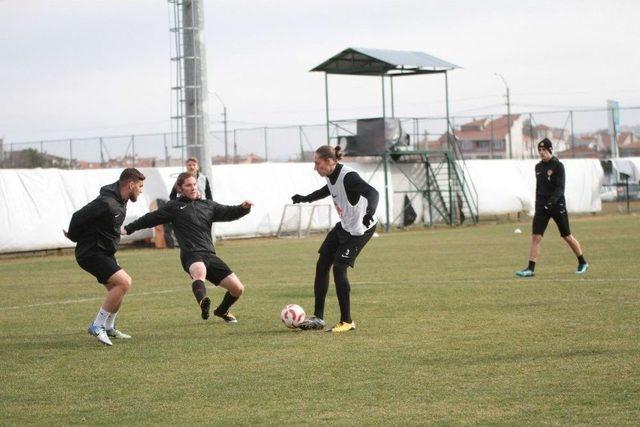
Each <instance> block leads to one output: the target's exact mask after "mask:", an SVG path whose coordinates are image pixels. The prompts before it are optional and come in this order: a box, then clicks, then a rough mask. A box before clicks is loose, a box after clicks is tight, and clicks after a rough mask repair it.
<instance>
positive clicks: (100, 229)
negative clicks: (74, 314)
mask: <svg viewBox="0 0 640 427" xmlns="http://www.w3.org/2000/svg"><path fill="white" fill-rule="evenodd" d="M144 179H145V177H144V175H143V174H142V173H140V171H139V170H137V169H134V168H128V169H125V170H124V171H122V173H121V174H120V178H119V179H118V181H117V182H115V183H113V184H110V185H106V186H104V187H102V188H101V189H100V195H99V196H98V197H97V198H96V199H95V200H93V201H92V202H90V203H89V204H87V205H86V206H85V207H83V208H82V209H80V210H79V211H77V212H76V213H74V214H73V216H72V217H71V222H70V224H69V231H65V232H64V235H65V236H66V237H67V238H69V239H70V240H72V241H74V242H77V245H76V250H75V255H76V261H77V262H78V265H79V266H80V267H82V269H83V270H86V271H88V272H89V273H91V274H92V275H93V276H94V277H95V278H96V279H98V282H100V283H102V284H103V285H104V287H105V288H106V289H107V295H106V296H105V298H104V301H103V302H102V305H101V306H100V310H99V311H98V315H97V316H96V319H95V320H94V322H93V323H92V324H91V325H90V326H89V329H88V332H89V334H91V335H93V336H95V337H96V338H98V341H100V342H101V343H103V344H105V345H112V342H111V339H110V338H120V339H129V338H131V336H130V335H127V334H125V333H123V332H120V331H119V330H117V329H116V327H115V320H116V316H117V315H118V311H119V310H120V305H121V304H122V300H123V299H124V296H125V295H126V294H127V292H129V289H130V288H131V277H129V275H128V274H127V273H126V272H125V271H124V270H123V269H122V267H120V266H119V265H118V263H117V261H116V259H115V257H114V254H115V252H116V251H117V250H118V245H119V243H120V228H121V227H122V223H123V222H124V218H125V216H126V215H127V202H128V201H129V200H131V201H132V202H135V201H136V200H137V199H138V196H139V195H140V194H141V193H142V187H143V186H144Z"/></svg>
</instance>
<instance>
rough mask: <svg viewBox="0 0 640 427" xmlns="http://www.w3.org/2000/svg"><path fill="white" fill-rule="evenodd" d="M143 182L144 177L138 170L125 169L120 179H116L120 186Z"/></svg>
mask: <svg viewBox="0 0 640 427" xmlns="http://www.w3.org/2000/svg"><path fill="white" fill-rule="evenodd" d="M144 180H145V176H144V175H143V174H142V172H140V171H139V170H138V169H136V168H126V169H125V170H123V171H122V173H121V174H120V179H118V182H120V185H122V184H126V183H127V182H129V181H133V182H138V181H144Z"/></svg>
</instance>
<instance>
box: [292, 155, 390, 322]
mask: <svg viewBox="0 0 640 427" xmlns="http://www.w3.org/2000/svg"><path fill="white" fill-rule="evenodd" d="M341 158H342V153H341V152H340V147H335V148H334V147H331V146H329V145H323V146H322V147H320V148H318V149H317V150H316V152H315V159H314V162H315V167H314V169H315V170H316V172H318V174H319V175H320V176H322V177H325V178H326V179H327V185H325V186H324V187H322V188H321V189H319V190H317V191H314V192H313V193H311V194H309V195H307V196H301V195H299V194H296V195H294V196H293V197H291V200H293V203H300V202H313V201H316V200H320V199H323V198H325V197H328V196H331V198H332V199H333V203H334V205H335V207H336V210H337V211H338V215H339V216H340V222H339V223H337V224H336V225H335V226H334V227H333V229H332V230H331V231H330V232H329V234H327V237H326V238H325V240H324V242H323V243H322V245H321V246H320V249H319V250H318V253H319V254H320V256H319V258H318V262H317V264H316V276H315V281H314V285H313V290H314V296H315V308H314V315H313V316H311V317H310V318H309V319H307V320H305V321H304V322H302V323H301V324H300V325H299V327H300V328H301V329H305V330H309V329H318V330H319V329H323V328H324V326H325V323H324V320H323V319H324V301H325V298H326V296H327V291H328V289H329V271H330V270H331V266H333V278H334V281H335V284H336V294H337V296H338V304H339V305H340V322H339V323H337V324H336V325H335V326H334V327H333V328H331V329H329V331H332V332H347V331H351V330H354V329H355V328H356V325H355V323H354V322H353V320H352V319H351V305H350V295H349V294H350V292H351V286H350V285H349V278H348V277H347V268H348V267H353V266H354V263H355V260H356V257H357V256H358V255H359V254H360V252H362V249H363V248H364V246H365V245H366V244H367V242H368V241H369V239H371V236H372V235H373V233H374V232H375V229H376V227H375V226H376V223H377V221H376V219H375V216H374V215H375V213H376V208H377V206H378V198H379V195H378V192H377V191H376V189H375V188H373V187H372V186H371V185H369V184H368V183H367V182H365V181H364V180H363V179H362V178H361V177H360V175H358V173H357V172H356V171H354V170H353V169H351V168H349V167H348V166H344V165H342V164H340V163H338V160H340V159H341Z"/></svg>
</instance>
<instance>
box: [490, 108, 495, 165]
mask: <svg viewBox="0 0 640 427" xmlns="http://www.w3.org/2000/svg"><path fill="white" fill-rule="evenodd" d="M489 120H490V122H489V123H491V142H489V158H490V159H493V143H494V141H495V140H496V136H495V134H494V133H493V114H492V115H490V116H489Z"/></svg>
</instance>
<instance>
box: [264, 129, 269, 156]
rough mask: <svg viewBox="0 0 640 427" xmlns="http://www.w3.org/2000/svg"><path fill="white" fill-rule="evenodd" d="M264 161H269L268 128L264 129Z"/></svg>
mask: <svg viewBox="0 0 640 427" xmlns="http://www.w3.org/2000/svg"><path fill="white" fill-rule="evenodd" d="M264 161H265V162H268V161H269V148H268V144H267V127H266V126H265V127H264Z"/></svg>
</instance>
